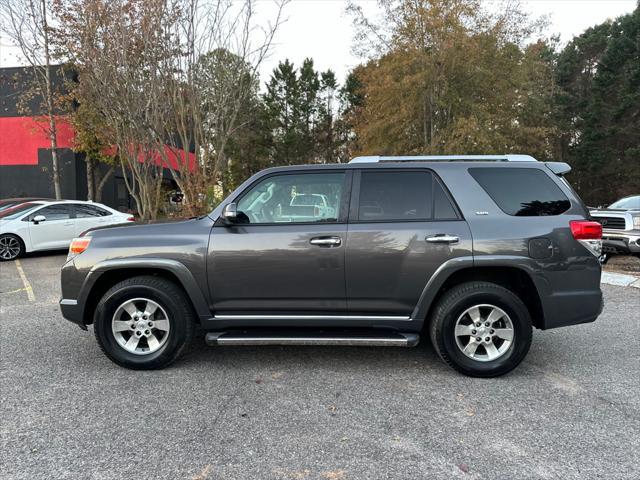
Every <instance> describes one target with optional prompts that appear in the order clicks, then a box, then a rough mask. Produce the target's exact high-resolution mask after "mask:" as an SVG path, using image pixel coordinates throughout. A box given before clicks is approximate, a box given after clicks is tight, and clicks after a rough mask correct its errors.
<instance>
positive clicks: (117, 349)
mask: <svg viewBox="0 0 640 480" xmlns="http://www.w3.org/2000/svg"><path fill="white" fill-rule="evenodd" d="M194 322H195V318H194V314H193V311H192V308H191V305H190V303H189V300H188V298H187V297H186V295H185V294H184V292H183V291H182V289H180V288H179V287H178V286H177V285H176V284H174V283H173V282H171V281H169V280H166V279H164V278H158V277H150V276H144V277H135V278H130V279H127V280H124V281H122V282H119V283H117V284H116V285H114V286H113V287H112V288H111V289H109V291H108V292H107V293H105V294H104V296H103V297H102V299H101V300H100V303H99V304H98V307H97V309H96V313H95V319H94V332H95V335H96V339H97V340H98V343H99V345H100V347H101V348H102V350H103V351H104V353H105V354H106V355H107V356H108V357H109V358H110V359H111V360H112V361H114V362H115V363H117V364H118V365H120V366H123V367H126V368H132V369H157V368H163V367H166V366H167V365H169V364H170V363H172V362H173V361H174V360H176V359H177V358H178V357H179V356H180V354H181V353H182V351H183V350H184V348H185V347H186V346H187V345H188V344H189V343H190V342H191V339H192V337H193V330H194Z"/></svg>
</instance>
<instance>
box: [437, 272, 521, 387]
mask: <svg viewBox="0 0 640 480" xmlns="http://www.w3.org/2000/svg"><path fill="white" fill-rule="evenodd" d="M531 330H532V327H531V317H530V315H529V311H528V309H527V307H526V306H525V305H524V303H523V302H522V301H521V300H520V298H518V296H517V295H515V294H514V293H513V292H512V291H510V290H508V289H506V288H504V287H501V286H500V285H496V284H494V283H488V282H468V283H463V284H461V285H458V286H456V287H454V288H452V289H451V290H449V291H448V292H447V293H446V294H445V295H444V296H443V297H442V299H441V300H440V301H439V302H438V305H437V306H436V308H435V311H434V314H433V317H432V319H431V325H430V332H429V333H430V336H431V342H432V343H433V346H434V348H435V349H436V351H437V352H438V355H439V356H440V358H442V360H444V361H445V362H446V363H447V364H448V365H450V366H451V367H453V368H455V369H456V370H458V371H459V372H462V373H464V374H466V375H470V376H474V377H496V376H499V375H503V374H505V373H507V372H509V371H511V370H512V369H514V368H515V367H516V366H518V364H519V363H520V362H521V361H522V360H523V359H524V357H525V356H526V355H527V352H528V351H529V347H530V345H531Z"/></svg>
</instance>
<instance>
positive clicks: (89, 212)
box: [75, 204, 111, 218]
mask: <svg viewBox="0 0 640 480" xmlns="http://www.w3.org/2000/svg"><path fill="white" fill-rule="evenodd" d="M75 207H76V218H90V217H106V216H107V215H111V213H110V212H108V211H106V210H104V209H103V208H99V207H96V206H93V205H81V204H76V205H75Z"/></svg>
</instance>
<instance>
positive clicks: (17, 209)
mask: <svg viewBox="0 0 640 480" xmlns="http://www.w3.org/2000/svg"><path fill="white" fill-rule="evenodd" d="M41 206H42V204H41V203H21V204H20V205H16V206H14V207H11V208H7V209H6V210H2V211H1V212H0V218H1V219H2V220H13V219H14V218H18V217H20V216H21V215H23V214H25V213H27V212H29V211H31V210H35V209H36V208H38V207H41Z"/></svg>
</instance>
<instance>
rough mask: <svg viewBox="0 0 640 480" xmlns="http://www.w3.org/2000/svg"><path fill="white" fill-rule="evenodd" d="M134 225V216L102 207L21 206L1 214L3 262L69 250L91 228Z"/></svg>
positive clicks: (59, 203)
mask: <svg viewBox="0 0 640 480" xmlns="http://www.w3.org/2000/svg"><path fill="white" fill-rule="evenodd" d="M134 221H135V219H134V218H133V217H132V216H131V215H130V214H127V213H122V212H118V211H117V210H114V209H113V208H109V207H107V206H106V205H102V204H100V203H93V202H81V201H76V200H61V201H46V200H42V201H31V202H25V203H21V204H19V205H16V206H13V207H11V208H8V209H6V210H3V211H1V212H0V260H13V259H14V258H17V257H19V256H20V255H22V254H23V253H25V252H34V251H36V250H56V249H63V248H69V244H70V243H71V240H73V239H74V238H75V237H77V236H79V235H80V234H81V233H82V232H84V231H86V230H89V229H90V228H95V227H103V226H106V225H115V224H122V223H128V222H134Z"/></svg>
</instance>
